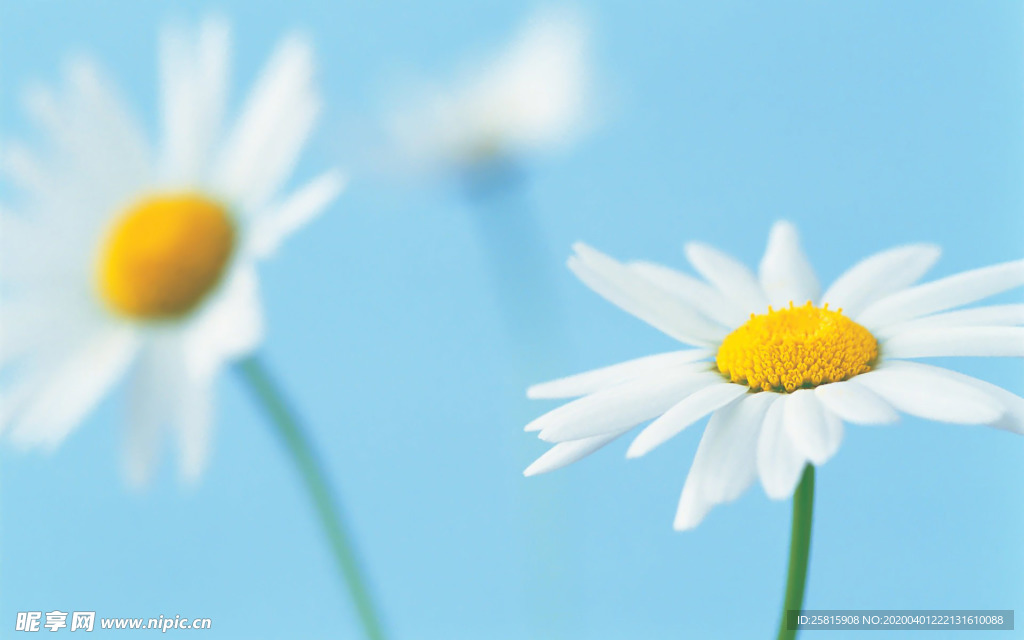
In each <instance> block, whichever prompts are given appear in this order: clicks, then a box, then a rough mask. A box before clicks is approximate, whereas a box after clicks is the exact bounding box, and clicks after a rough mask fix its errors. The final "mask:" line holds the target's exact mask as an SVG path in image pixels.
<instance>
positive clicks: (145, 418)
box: [123, 336, 182, 487]
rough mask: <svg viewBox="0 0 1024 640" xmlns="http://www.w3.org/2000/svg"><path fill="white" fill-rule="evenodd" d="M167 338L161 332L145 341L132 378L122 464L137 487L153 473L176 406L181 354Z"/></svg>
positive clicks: (131, 482)
mask: <svg viewBox="0 0 1024 640" xmlns="http://www.w3.org/2000/svg"><path fill="white" fill-rule="evenodd" d="M168 342H171V341H169V340H167V339H166V338H164V337H162V336H161V337H156V338H154V339H153V340H152V341H151V342H150V343H149V344H147V345H145V346H144V347H143V348H142V349H141V351H140V352H139V357H138V362H137V364H136V366H135V370H134V371H133V372H132V374H131V378H130V380H131V382H130V385H129V391H128V422H127V424H126V425H125V426H126V428H125V437H124V456H123V465H124V473H125V479H126V480H127V482H128V483H129V484H130V485H132V486H134V487H142V486H144V485H146V484H147V483H148V482H149V481H150V479H151V478H152V477H153V473H154V471H155V469H156V463H157V455H158V453H159V450H160V440H161V438H162V436H163V435H164V429H163V427H164V426H165V424H166V422H167V419H168V416H170V415H171V414H172V412H173V411H174V409H175V402H174V400H175V393H174V392H175V390H176V389H177V387H178V386H179V385H180V376H181V374H182V367H181V354H180V353H175V352H174V351H173V348H174V347H176V346H178V345H177V344H176V343H172V344H167V343H168ZM176 365H177V366H176Z"/></svg>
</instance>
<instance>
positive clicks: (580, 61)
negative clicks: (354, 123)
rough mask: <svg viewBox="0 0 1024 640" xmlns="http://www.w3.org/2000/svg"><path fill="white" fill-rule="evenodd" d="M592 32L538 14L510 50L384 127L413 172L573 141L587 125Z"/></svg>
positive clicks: (553, 14) (562, 17)
mask: <svg viewBox="0 0 1024 640" xmlns="http://www.w3.org/2000/svg"><path fill="white" fill-rule="evenodd" d="M589 76H590V72H589V69H588V65H587V29H586V28H585V26H584V22H583V20H582V19H581V18H580V16H579V15H577V14H575V13H572V12H569V11H566V10H559V11H555V10H546V11H541V12H539V13H537V14H536V15H534V16H533V17H532V18H531V19H530V20H529V21H528V22H527V24H526V26H525V28H524V29H523V31H522V32H521V33H520V34H519V35H518V36H517V37H516V38H515V39H514V40H513V41H512V43H511V44H510V45H509V46H508V48H507V49H506V50H505V51H503V52H502V53H500V54H499V55H497V56H496V57H494V58H493V59H491V60H490V61H488V62H487V63H485V64H483V65H482V66H480V67H478V68H476V69H475V70H474V71H473V72H472V73H470V74H468V75H467V76H466V77H464V78H463V79H462V81H461V82H459V83H458V84H456V85H455V86H453V87H450V88H433V89H430V90H427V91H424V92H422V93H423V94H425V95H421V96H418V97H417V98H416V100H415V106H414V107H412V108H411V109H408V110H406V111H404V112H400V113H397V114H394V115H393V116H392V117H391V118H390V120H389V122H388V123H387V126H388V129H389V131H390V133H391V135H392V137H393V138H394V140H395V142H396V145H397V147H398V149H399V151H400V155H401V156H402V159H403V160H404V161H405V162H407V163H409V164H410V165H412V166H413V167H415V168H420V169H430V168H438V167H441V168H451V167H455V168H463V169H464V168H469V167H474V166H476V165H479V164H483V163H487V162H488V161H492V160H495V159H504V158H508V157H510V156H519V155H522V154H526V153H530V152H534V151H539V150H547V149H550V148H553V147H558V146H560V145H564V144H567V143H569V142H571V141H572V140H573V139H574V137H575V136H576V135H578V134H579V133H580V132H581V130H582V129H583V128H584V127H585V125H586V124H587V117H588V114H587V113H586V107H587V106H588V93H589V89H590V86H589V85H590V77H589Z"/></svg>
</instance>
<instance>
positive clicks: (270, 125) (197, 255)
mask: <svg viewBox="0 0 1024 640" xmlns="http://www.w3.org/2000/svg"><path fill="white" fill-rule="evenodd" d="M230 49H231V46H230V34H229V29H228V26H227V25H226V24H224V23H223V22H220V21H217V20H207V21H205V22H203V24H202V25H201V27H200V28H199V29H198V30H195V31H186V30H180V29H168V30H165V31H164V32H163V33H162V35H161V39H160V51H159V64H160V116H161V131H160V133H161V135H160V140H159V141H157V143H156V144H151V142H150V141H149V140H148V139H147V136H146V133H145V131H144V129H143V128H142V126H140V123H139V121H138V120H137V119H136V118H135V117H134V115H133V113H132V112H131V111H130V109H129V108H128V107H127V106H126V105H125V104H124V103H123V102H122V100H121V98H120V96H119V95H118V93H117V91H116V90H115V88H114V86H113V85H112V84H111V83H110V82H109V81H108V80H107V79H106V78H105V77H104V76H103V74H102V73H101V72H100V71H99V69H98V68H97V66H96V65H95V64H93V63H92V62H91V61H90V60H88V59H75V60H72V61H71V63H70V64H69V65H68V67H67V70H66V74H65V82H64V86H63V87H61V88H60V90H58V91H55V92H51V91H49V90H47V89H45V88H41V87H37V88H35V89H33V90H32V91H30V92H28V93H27V95H26V100H25V103H26V108H27V112H28V114H29V116H30V117H31V119H32V120H33V122H34V123H35V124H36V125H38V127H39V128H40V129H41V131H42V133H43V134H44V136H45V138H46V142H47V143H48V145H47V147H46V148H45V149H44V150H41V151H39V152H36V151H31V150H29V149H27V148H25V147H21V146H15V145H9V146H8V148H7V153H6V155H5V157H4V158H3V160H4V162H3V164H4V168H5V169H6V170H7V171H6V173H7V174H8V176H9V177H10V178H11V179H12V181H13V183H14V184H15V186H16V187H19V188H20V193H21V194H22V195H23V197H22V198H21V199H20V201H19V204H18V205H17V206H15V207H7V206H3V207H2V210H0V215H2V218H0V223H2V234H0V242H2V247H0V273H2V276H3V280H2V290H0V294H2V295H3V296H4V298H3V305H2V309H0V314H2V315H0V324H2V326H3V336H2V343H0V367H2V369H3V371H4V373H5V374H6V375H5V377H4V380H5V381H7V382H9V384H8V385H7V388H6V389H5V390H4V394H3V396H2V397H0V407H2V413H0V426H2V427H3V428H4V429H5V430H6V432H7V434H8V435H9V437H10V438H11V439H12V440H14V441H16V442H18V443H21V444H24V445H42V446H45V447H54V446H56V445H57V444H59V443H60V442H61V441H62V440H64V438H66V437H67V436H68V434H69V433H70V432H71V431H72V430H73V429H74V428H75V426H76V425H78V424H79V423H81V422H82V420H83V419H84V418H85V416H86V415H87V414H88V413H89V412H90V410H91V409H93V408H94V407H95V406H96V404H97V403H98V402H99V400H100V399H101V398H103V397H104V396H105V395H107V394H108V393H109V392H110V391H111V390H112V388H113V387H114V386H115V385H116V384H117V383H118V382H119V381H121V380H123V379H127V382H128V388H129V396H130V397H129V407H130V408H129V420H128V429H127V437H126V447H125V452H126V455H125V468H126V472H127V476H128V478H129V479H130V480H131V481H132V482H135V483H140V482H143V481H145V480H146V479H147V478H148V477H149V476H150V474H151V471H152V468H153V465H154V462H155V460H156V458H157V453H158V445H159V444H160V442H161V440H162V439H163V438H164V436H165V434H166V433H167V432H170V433H171V434H173V436H174V438H175V439H176V440H177V444H178V448H179V450H180V461H181V462H180V469H181V472H182V474H183V476H184V477H186V478H188V479H195V478H197V477H198V476H199V475H200V473H201V471H202V470H203V468H204V466H205V464H206V461H207V457H208V451H209V447H210V444H209V443H210V427H211V420H212V415H211V412H212V401H213V398H212V395H213V382H214V378H215V377H216V375H217V374H218V373H219V372H220V371H221V370H222V369H223V368H224V367H225V365H226V364H227V363H229V362H231V361H233V360H235V359H237V358H239V357H241V356H243V355H245V354H248V353H250V352H252V351H253V350H254V349H255V348H256V347H257V346H258V345H259V343H260V342H261V340H262V336H263V318H262V310H261V306H260V299H259V287H258V279H257V275H256V264H257V263H258V262H259V261H260V260H262V259H264V258H266V257H268V256H270V255H271V254H272V253H273V252H274V250H275V249H276V248H277V246H278V245H279V244H280V243H281V242H282V241H283V240H284V238H286V237H287V236H289V235H290V234H291V233H292V232H293V231H296V230H297V229H299V228H300V227H302V226H304V225H305V224H306V223H308V222H310V221H311V220H312V219H313V218H314V217H316V216H317V215H318V214H319V213H321V212H322V211H323V210H324V209H325V208H326V207H327V206H328V205H329V204H330V203H331V202H332V201H333V200H334V199H335V198H336V196H337V195H338V194H339V192H340V191H341V189H342V188H343V185H344V177H343V176H342V174H341V173H340V172H339V171H338V170H336V169H331V170H328V171H326V172H324V173H322V174H320V175H319V176H317V177H315V178H313V179H312V180H310V181H309V182H307V183H305V184H304V185H303V186H301V187H299V188H297V189H294V190H291V189H286V188H285V185H286V183H287V182H288V180H289V178H290V176H291V174H292V171H293V169H294V167H295V164H296V162H297V161H298V159H299V155H300V153H301V151H302V149H303V147H304V145H305V143H306V141H307V139H308V137H309V134H310V132H311V131H312V128H313V125H314V123H315V121H316V119H317V115H318V113H319V111H320V98H319V95H318V91H317V89H316V87H315V84H314V78H313V76H314V62H313V52H312V48H311V46H310V44H309V43H308V42H307V41H306V39H304V38H302V37H299V36H296V35H291V36H289V37H286V38H285V39H284V40H283V41H282V42H281V43H280V44H279V45H278V47H277V49H276V50H275V52H274V53H273V55H272V56H271V58H270V61H269V63H268V64H267V67H266V69H265V70H264V71H263V73H262V75H261V76H260V77H259V79H258V80H257V82H256V84H255V86H254V87H253V88H252V90H251V91H250V93H249V95H248V98H247V99H246V100H245V101H244V103H243V104H242V108H241V111H240V113H239V115H238V117H237V118H236V119H234V121H233V122H228V121H227V120H226V119H225V111H226V102H227V87H228V81H229V69H228V66H229V64H228V61H229V60H228V59H229V53H230Z"/></svg>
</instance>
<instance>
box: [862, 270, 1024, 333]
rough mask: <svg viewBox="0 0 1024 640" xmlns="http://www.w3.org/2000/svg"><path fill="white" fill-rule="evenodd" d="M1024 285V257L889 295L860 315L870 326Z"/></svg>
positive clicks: (937, 309)
mask: <svg viewBox="0 0 1024 640" xmlns="http://www.w3.org/2000/svg"><path fill="white" fill-rule="evenodd" d="M1021 285H1024V260H1015V261H1013V262H1004V263H1002V264H997V265H993V266H991V267H983V268H981V269H974V270H971V271H964V272H963V273H958V274H956V275H953V276H949V277H948V278H942V279H940V280H935V281H933V282H928V283H926V284H921V285H918V286H916V287H911V288H910V289H906V290H904V291H900V292H898V293H894V294H892V295H889V296H886V297H885V298H882V299H881V300H879V301H877V302H875V303H874V304H872V305H871V306H869V307H868V308H866V309H865V310H864V312H863V313H862V314H860V315H859V316H857V317H856V320H857V322H859V323H861V324H863V325H865V326H866V327H868V328H869V329H870V328H872V327H876V326H879V327H882V326H886V325H889V324H893V323H896V322H900V321H902V320H909V319H911V318H917V317H919V316H923V315H926V314H929V313H935V312H936V311H945V310H946V309H952V308H953V307H959V306H961V305H965V304H969V303H971V302H974V301H976V300H981V299H982V298H987V297H989V296H994V295H995V294H997V293H1002V292H1003V291H1007V290H1009V289H1013V288H1015V287H1019V286H1021Z"/></svg>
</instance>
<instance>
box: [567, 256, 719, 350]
mask: <svg viewBox="0 0 1024 640" xmlns="http://www.w3.org/2000/svg"><path fill="white" fill-rule="evenodd" d="M573 248H574V249H575V250H576V253H577V255H576V256H573V257H572V258H570V259H569V268H570V269H571V270H572V271H573V273H575V274H576V276H577V277H578V278H579V279H580V280H581V281H583V283H584V284H586V285H587V286H588V287H590V288H591V289H593V290H594V291H595V292H596V293H598V294H600V295H601V296H603V297H604V298H606V299H607V300H608V301H609V302H611V303H612V304H614V305H616V306H618V307H619V308H621V309H622V310H624V311H626V312H628V313H631V314H633V315H634V316H636V317H638V318H640V319H641V320H643V321H644V322H647V323H648V324H650V325H651V326H653V327H655V328H656V329H658V330H660V331H663V332H665V333H666V334H667V335H669V336H671V337H673V338H675V339H677V340H679V341H681V342H684V343H687V344H693V345H697V346H707V345H711V344H715V343H717V342H719V341H720V340H721V339H722V338H724V337H725V334H726V329H725V328H723V327H721V326H720V325H717V324H715V323H714V322H712V321H710V320H708V319H707V318H705V317H703V316H701V315H700V314H698V313H697V312H695V311H693V310H692V309H690V308H689V307H687V306H685V305H683V304H681V303H680V302H679V301H678V300H677V299H676V298H674V297H673V296H672V295H670V294H668V293H666V292H665V291H663V290H662V289H660V288H658V287H657V286H656V285H654V284H652V283H651V282H649V281H648V280H646V279H645V278H643V277H641V276H640V275H638V274H636V273H634V272H633V271H631V270H630V269H629V268H628V267H626V266H625V265H623V264H621V263H620V262H618V261H616V260H615V259H613V258H611V257H609V256H606V255H605V254H603V253H601V252H599V251H597V250H596V249H592V248H590V247H588V246H586V245H584V244H582V243H577V244H576V245H574V247H573Z"/></svg>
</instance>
